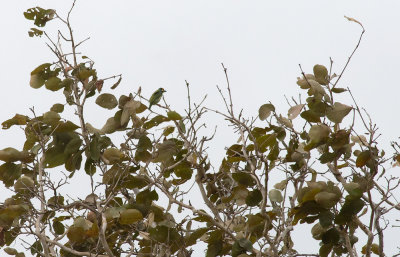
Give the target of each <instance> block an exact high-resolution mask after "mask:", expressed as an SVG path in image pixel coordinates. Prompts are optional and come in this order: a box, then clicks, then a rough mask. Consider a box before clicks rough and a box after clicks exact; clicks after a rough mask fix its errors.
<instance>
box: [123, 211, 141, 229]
mask: <svg viewBox="0 0 400 257" xmlns="http://www.w3.org/2000/svg"><path fill="white" fill-rule="evenodd" d="M142 219H143V215H142V213H141V212H140V211H138V210H136V209H127V210H124V211H122V212H121V215H120V217H119V223H120V224H122V225H130V224H133V223H136V222H138V221H141V220H142Z"/></svg>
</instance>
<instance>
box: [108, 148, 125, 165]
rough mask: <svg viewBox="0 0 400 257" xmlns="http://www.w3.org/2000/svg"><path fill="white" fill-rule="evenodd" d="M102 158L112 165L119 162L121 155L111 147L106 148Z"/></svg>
mask: <svg viewBox="0 0 400 257" xmlns="http://www.w3.org/2000/svg"><path fill="white" fill-rule="evenodd" d="M103 157H104V158H105V159H106V160H107V161H108V162H109V163H114V162H117V161H119V160H121V158H122V157H123V153H122V152H121V151H120V150H118V149H117V148H114V147H112V148H107V149H106V150H105V151H104V153H103Z"/></svg>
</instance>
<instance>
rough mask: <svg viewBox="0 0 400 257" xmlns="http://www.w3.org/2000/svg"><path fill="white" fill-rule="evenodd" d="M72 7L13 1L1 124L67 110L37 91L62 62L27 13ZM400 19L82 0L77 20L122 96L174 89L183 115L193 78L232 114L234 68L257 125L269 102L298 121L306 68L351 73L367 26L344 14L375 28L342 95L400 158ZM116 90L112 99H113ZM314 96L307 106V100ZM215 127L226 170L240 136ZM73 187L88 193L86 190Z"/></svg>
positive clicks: (353, 7)
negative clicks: (292, 106) (42, 75)
mask: <svg viewBox="0 0 400 257" xmlns="http://www.w3.org/2000/svg"><path fill="white" fill-rule="evenodd" d="M71 3H72V1H66V0H64V1H54V0H46V1H44V0H38V1H33V0H18V1H3V3H2V13H1V15H0V24H1V32H0V33H1V40H0V87H1V90H2V91H1V92H2V93H1V101H0V108H1V109H0V110H1V111H0V121H1V122H2V121H4V120H6V119H8V118H11V117H12V116H13V115H14V114H15V113H20V114H30V111H29V108H30V107H33V106H34V107H35V111H36V113H37V114H38V115H41V114H42V113H43V112H46V111H48V110H49V108H50V107H51V106H52V104H53V103H55V102H60V103H64V99H63V96H62V92H61V91H60V92H59V94H54V93H51V92H48V91H46V90H45V89H44V88H41V89H39V90H35V89H32V88H30V87H29V76H30V72H31V71H32V70H33V69H34V68H35V67H37V66H38V65H39V64H42V63H45V62H51V61H54V57H53V56H52V53H51V52H50V51H49V49H48V48H47V47H46V45H45V43H44V42H45V39H44V38H41V39H40V38H39V39H38V38H33V39H32V38H29V37H28V34H27V31H28V30H29V28H30V27H33V26H32V22H31V21H27V20H25V19H24V17H23V15H22V13H23V12H24V11H25V10H26V9H28V8H30V7H34V6H41V7H43V8H46V9H48V8H52V9H56V10H57V11H58V12H59V13H61V14H63V15H65V14H66V13H67V12H68V10H69V8H70V6H71ZM399 10H400V2H399V1H396V0H392V1H389V0H387V1H370V0H359V1H344V0H343V1H342V0H341V1H320V0H319V1H265V0H257V1H256V0H253V1H238V0H219V1H215V0H214V1H212V0H201V1H184V0H180V1H178V0H171V1H165V0H157V1H155V0H154V1H139V0H133V1H122V0H118V1H117V0H115V1H106V0H78V2H77V5H76V8H75V10H74V11H73V13H72V17H71V19H72V25H73V27H74V31H75V37H76V40H77V41H80V40H83V39H85V38H86V37H90V38H91V39H90V40H89V41H87V42H86V43H85V44H84V45H83V46H82V47H81V48H80V51H82V53H83V54H84V55H87V56H89V57H90V58H92V59H93V60H94V61H95V62H96V66H95V67H96V68H97V70H98V74H99V76H100V77H109V76H112V75H116V74H120V73H122V74H123V80H122V82H121V84H120V86H119V87H118V89H117V90H115V91H113V93H116V94H121V93H124V94H128V93H129V92H135V91H136V90H137V88H138V87H139V86H142V94H143V95H145V96H150V95H151V93H152V92H153V91H154V90H156V89H157V88H159V87H160V86H162V87H164V88H165V89H166V90H167V91H168V92H167V93H166V94H165V97H166V99H167V101H168V102H169V103H170V104H171V107H173V109H176V110H177V111H178V112H179V111H181V112H183V109H184V108H185V107H186V91H185V80H188V82H189V83H190V84H191V90H192V99H193V100H197V101H199V100H200V99H201V98H202V97H203V96H204V95H206V94H207V95H208V97H207V101H206V105H207V106H209V107H210V108H214V109H218V110H223V104H222V100H221V97H220V95H219V94H218V91H217V89H216V85H219V86H220V87H222V88H225V87H226V84H225V77H224V73H223V70H222V67H221V63H224V64H225V66H226V67H227V68H228V72H229V76H230V81H231V87H232V90H233V100H234V104H235V107H236V110H237V111H239V110H240V109H242V108H243V109H244V111H245V114H246V115H248V116H256V115H257V111H258V108H259V106H260V105H262V104H264V103H266V102H267V101H271V102H272V103H274V104H275V106H276V107H277V109H278V112H281V113H282V114H286V113H287V109H288V107H287V103H286V100H285V98H284V95H286V96H287V97H288V98H290V97H292V96H294V97H296V98H298V94H299V93H300V90H299V87H298V86H297V85H296V83H295V82H296V77H298V76H300V70H299V66H298V64H301V65H302V67H303V69H304V70H305V72H306V73H311V72H312V67H313V65H314V64H317V63H318V64H324V65H326V66H329V57H331V58H332V59H333V60H334V67H333V70H334V71H335V72H336V73H339V72H340V71H341V69H342V67H343V65H344V64H345V62H346V61H347V58H348V57H349V55H350V53H351V52H352V50H353V48H354V46H355V45H356V43H357V41H358V38H359V34H360V32H361V28H360V26H359V25H358V24H356V23H353V22H349V21H348V20H347V19H345V18H344V17H343V16H344V15H346V16H349V17H353V18H356V19H357V20H359V21H360V22H362V24H363V25H364V27H365V28H366V34H365V35H364V38H363V41H362V43H361V45H360V47H359V50H358V51H357V53H356V54H355V56H354V58H353V60H352V62H351V63H350V65H349V67H348V69H347V71H346V73H345V75H344V77H343V80H342V81H341V87H347V86H349V87H350V88H351V90H352V92H353V95H354V96H355V98H356V100H357V102H358V104H359V105H360V106H362V107H365V108H366V110H367V111H368V113H369V114H370V115H371V118H372V119H373V122H375V123H377V125H378V126H379V128H380V132H381V133H382V136H381V138H380V144H381V147H384V148H385V149H387V152H391V149H390V141H391V140H395V139H396V138H398V136H399V130H398V127H399V125H400V123H399V120H398V115H399V114H398V111H399V103H398V98H399V94H400V87H399V82H398V75H399V72H398V71H399V68H400V62H399V60H400V47H399V46H400V35H399V34H400V32H399V25H400V15H398V13H399ZM59 26H60V23H58V22H49V23H48V25H47V26H46V29H47V30H48V31H53V32H54V31H56V29H57V28H59ZM65 49H67V48H65ZM108 86H111V83H109V84H108ZM106 87H107V85H105V88H104V92H109V91H110V90H108V89H106ZM57 95H58V96H57ZM302 95H303V101H304V99H305V94H304V92H302ZM342 98H343V102H344V103H347V104H351V101H350V99H349V98H348V97H342ZM94 100H95V98H91V99H90V101H91V102H94ZM71 113H72V112H71ZM99 113H100V114H101V115H104V117H103V116H99V115H98V114H99ZM87 115H88V121H89V122H90V123H92V124H93V125H95V126H96V127H101V126H102V124H103V123H104V121H105V119H106V118H108V117H109V116H111V115H112V112H110V113H109V114H105V112H104V109H100V107H98V106H95V105H94V104H93V105H92V106H91V107H90V108H89V109H87ZM206 121H207V125H208V128H209V129H210V130H212V129H213V128H214V126H215V125H218V130H217V135H216V142H215V143H213V144H212V145H211V147H212V149H211V153H212V154H213V156H212V157H211V158H212V159H213V160H215V162H214V165H215V166H216V167H217V166H218V164H219V160H220V158H219V157H220V156H221V155H222V154H223V153H224V147H225V146H227V145H228V144H229V143H232V142H233V141H234V140H236V139H237V136H233V135H232V134H230V132H228V131H229V128H228V127H227V126H226V123H225V122H224V121H223V119H222V118H221V117H217V116H215V115H210V116H209V117H208V118H207V120H206ZM22 133H23V132H22V131H21V130H20V129H18V128H17V127H15V128H13V129H10V130H8V131H1V132H0V142H1V145H0V149H2V148H5V147H7V146H13V147H15V148H21V147H22V144H23V142H24V140H23V138H22V137H21V136H22ZM73 187H74V188H75V190H77V189H78V188H81V187H79V184H75V185H73ZM82 190H83V189H82ZM0 195H1V193H0ZM1 200H3V199H1ZM393 231H394V232H398V231H396V230H393ZM301 233H302V232H301V231H295V232H294V235H295V236H296V235H297V236H299V235H300V237H301ZM308 233H309V232H308V231H307V234H308ZM397 241H398V240H396V238H395V237H393V236H389V235H387V236H386V245H385V248H386V249H387V253H386V254H388V255H390V254H391V253H395V252H397V251H396V246H397V245H398V244H397ZM359 244H360V243H359ZM361 244H363V243H361ZM317 247H318V243H317V241H315V240H309V241H306V243H303V244H298V245H297V248H298V249H300V250H303V251H304V252H305V253H311V252H314V250H311V249H316V248H317ZM198 254H199V255H196V256H203V255H202V253H198Z"/></svg>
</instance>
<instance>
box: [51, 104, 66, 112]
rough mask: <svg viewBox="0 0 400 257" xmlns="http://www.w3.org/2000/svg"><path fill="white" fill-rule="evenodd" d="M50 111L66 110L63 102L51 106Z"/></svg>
mask: <svg viewBox="0 0 400 257" xmlns="http://www.w3.org/2000/svg"><path fill="white" fill-rule="evenodd" d="M50 111H53V112H58V113H62V112H63V111H64V105H63V104H53V106H52V107H51V108H50Z"/></svg>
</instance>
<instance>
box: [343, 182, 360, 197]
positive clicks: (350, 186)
mask: <svg viewBox="0 0 400 257" xmlns="http://www.w3.org/2000/svg"><path fill="white" fill-rule="evenodd" d="M344 189H345V190H346V191H347V192H348V193H349V195H351V196H352V197H354V198H360V197H361V196H362V194H363V191H362V189H361V186H360V185H359V184H358V183H355V182H349V183H346V184H344Z"/></svg>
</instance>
